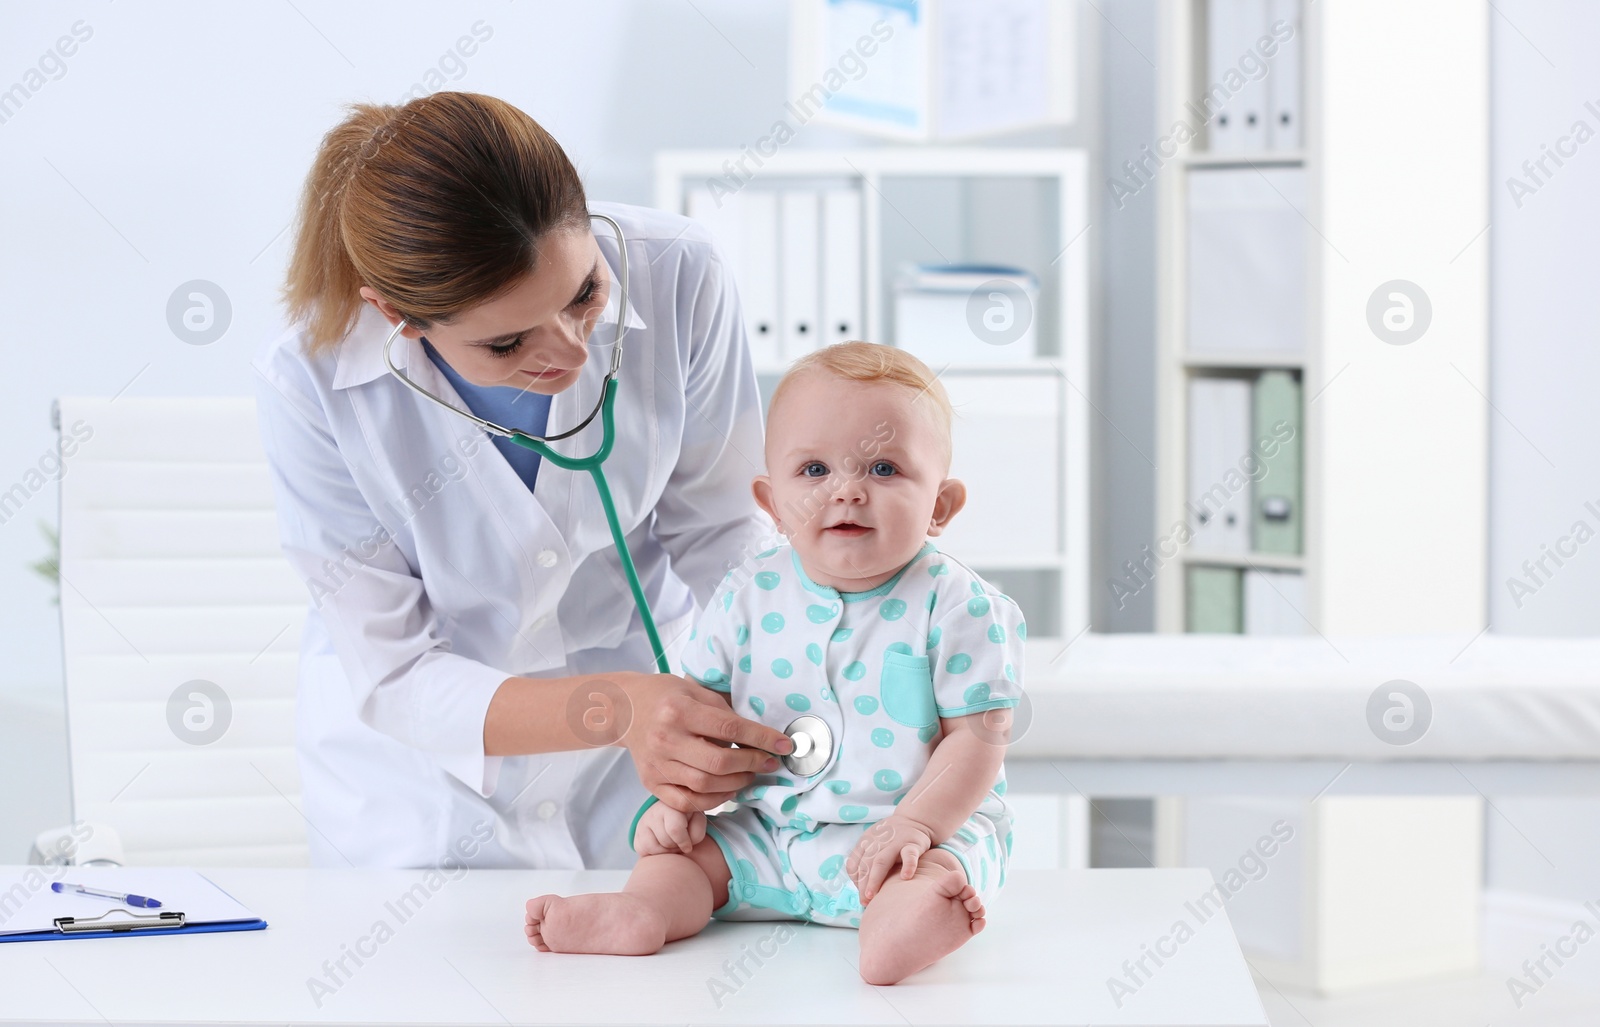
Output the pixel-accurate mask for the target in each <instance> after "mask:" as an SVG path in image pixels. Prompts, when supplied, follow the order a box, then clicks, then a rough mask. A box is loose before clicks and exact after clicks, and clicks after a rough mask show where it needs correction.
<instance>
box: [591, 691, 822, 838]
mask: <svg viewBox="0 0 1600 1027" xmlns="http://www.w3.org/2000/svg"><path fill="white" fill-rule="evenodd" d="M618 677H619V682H618V683H619V684H620V685H621V686H622V690H623V692H624V693H626V695H627V697H628V701H629V703H630V707H631V714H632V716H631V717H630V720H629V724H628V729H627V733H626V734H625V735H623V737H622V740H621V741H620V742H619V743H618V744H620V745H623V746H626V747H627V749H628V751H629V752H631V753H632V754H633V763H634V766H635V767H636V768H637V769H638V772H639V781H640V782H641V783H642V784H643V785H644V786H645V788H647V789H648V790H649V791H650V792H651V793H652V794H654V795H655V796H656V797H657V798H658V799H660V800H661V801H662V802H664V803H666V804H667V805H669V806H671V807H673V808H674V809H678V810H682V811H683V812H685V813H688V812H692V811H694V810H708V809H715V808H716V807H718V806H720V805H722V804H723V803H724V802H727V801H728V800H729V799H731V798H733V796H734V794H735V793H737V792H738V791H739V790H740V789H741V788H748V787H750V786H751V785H752V784H753V783H754V782H755V778H756V775H757V774H768V773H772V772H774V771H776V770H777V769H778V767H779V766H780V764H779V762H778V761H777V760H776V759H774V758H773V757H772V756H771V755H769V754H770V753H778V754H780V755H788V754H789V753H790V752H791V751H793V749H794V743H793V742H791V741H790V740H789V736H788V735H785V734H784V733H783V732H782V731H778V730H776V729H775V728H770V727H767V726H766V725H765V724H760V723H757V722H756V721H753V720H746V719H745V718H744V717H741V716H739V715H737V714H735V713H734V712H733V710H732V709H730V708H729V706H728V699H727V697H726V696H724V695H722V694H721V693H719V692H714V691H712V690H711V689H709V688H706V687H704V686H702V685H699V684H696V683H695V682H693V681H690V680H688V679H686V678H681V677H678V676H677V675H675V674H628V675H619V676H618ZM729 745H738V746H740V748H737V749H730V748H728V746H729ZM763 750H765V751H763ZM769 761H770V763H769Z"/></svg>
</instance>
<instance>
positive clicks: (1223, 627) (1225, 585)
mask: <svg viewBox="0 0 1600 1027" xmlns="http://www.w3.org/2000/svg"><path fill="white" fill-rule="evenodd" d="M1240 574H1241V572H1240V571H1239V569H1238V568H1236V567H1190V568H1189V579H1188V593H1189V594H1188V597H1187V598H1188V600H1189V601H1188V604H1187V606H1188V614H1189V624H1188V630H1190V631H1198V632H1207V633H1210V634H1214V635H1215V634H1224V635H1226V634H1232V635H1237V634H1241V633H1242V632H1243V631H1244V601H1243V593H1244V588H1243V584H1244V581H1243V578H1241V576H1240Z"/></svg>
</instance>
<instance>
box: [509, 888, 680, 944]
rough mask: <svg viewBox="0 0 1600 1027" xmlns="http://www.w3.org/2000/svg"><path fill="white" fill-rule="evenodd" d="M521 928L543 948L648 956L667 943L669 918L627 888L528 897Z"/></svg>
mask: <svg viewBox="0 0 1600 1027" xmlns="http://www.w3.org/2000/svg"><path fill="white" fill-rule="evenodd" d="M523 931H524V933H526V934H527V936H528V944H530V945H533V946H534V947H536V948H537V949H538V950H539V951H540V952H593V953H600V954H602V955H614V956H648V955H650V954H651V953H653V952H659V951H660V950H661V946H663V945H665V944H666V943H667V921H666V918H665V917H663V916H662V914H661V913H660V912H658V911H657V910H656V909H655V907H653V906H651V905H650V904H649V903H648V902H646V901H644V900H643V899H641V898H639V897H638V896H636V895H630V894H628V893H626V892H597V893H594V894H590V895H572V896H561V895H540V896H539V897H538V898H533V899H529V900H528V916H527V922H526V923H524V924H523Z"/></svg>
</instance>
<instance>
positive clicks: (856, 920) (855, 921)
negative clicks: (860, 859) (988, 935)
mask: <svg viewBox="0 0 1600 1027" xmlns="http://www.w3.org/2000/svg"><path fill="white" fill-rule="evenodd" d="M1003 872H1004V871H1002V873H1003ZM850 926H851V927H860V926H861V918H860V917H858V916H853V917H851V918H850Z"/></svg>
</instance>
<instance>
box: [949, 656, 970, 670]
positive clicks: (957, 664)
mask: <svg viewBox="0 0 1600 1027" xmlns="http://www.w3.org/2000/svg"><path fill="white" fill-rule="evenodd" d="M944 669H945V670H947V671H949V672H950V673H952V674H965V673H966V672H967V671H968V670H970V669H972V657H970V656H968V655H967V654H966V653H956V654H955V655H954V656H952V657H950V658H949V659H948V660H946V661H944Z"/></svg>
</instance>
